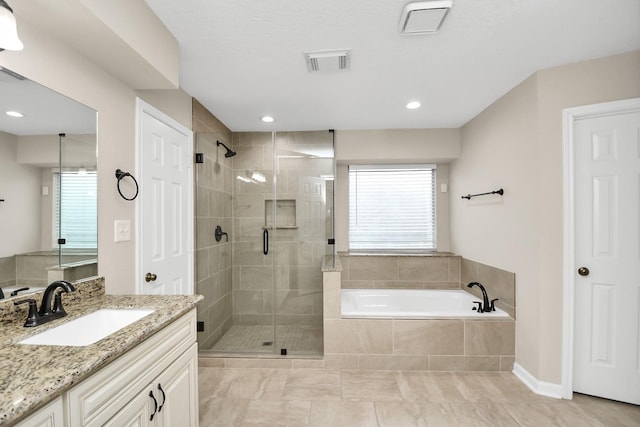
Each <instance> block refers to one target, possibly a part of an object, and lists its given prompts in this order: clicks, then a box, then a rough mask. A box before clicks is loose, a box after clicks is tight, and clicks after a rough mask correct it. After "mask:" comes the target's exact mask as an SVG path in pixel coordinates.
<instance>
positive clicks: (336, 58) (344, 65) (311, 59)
mask: <svg viewBox="0 0 640 427" xmlns="http://www.w3.org/2000/svg"><path fill="white" fill-rule="evenodd" d="M304 57H305V60H306V62H307V69H308V70H309V71H310V72H313V73H317V72H332V71H343V70H348V69H349V67H350V66H351V51H350V50H348V49H342V50H323V51H316V52H305V54H304Z"/></svg>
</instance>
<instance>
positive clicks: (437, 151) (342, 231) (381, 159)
mask: <svg viewBox="0 0 640 427" xmlns="http://www.w3.org/2000/svg"><path fill="white" fill-rule="evenodd" d="M335 156H336V162H337V170H336V181H335V185H336V192H335V227H336V233H335V234H336V249H337V250H338V251H348V250H349V175H348V166H349V164H368V163H370V164H385V163H387V164H392V163H400V164H402V163H436V164H437V173H436V215H437V231H436V236H437V248H438V251H441V252H446V251H449V250H450V243H449V197H448V196H449V195H448V193H442V192H441V191H440V184H448V182H449V165H448V164H447V163H448V162H450V161H451V160H453V159H456V158H458V157H459V156H460V129H381V130H337V131H336V139H335ZM449 191H450V190H449Z"/></svg>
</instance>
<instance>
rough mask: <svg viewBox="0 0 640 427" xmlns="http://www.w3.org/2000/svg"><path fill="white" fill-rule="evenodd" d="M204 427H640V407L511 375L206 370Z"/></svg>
mask: <svg viewBox="0 0 640 427" xmlns="http://www.w3.org/2000/svg"><path fill="white" fill-rule="evenodd" d="M198 381H199V386H200V425H201V426H203V427H209V426H225V427H229V426H312V427H316V426H323V427H340V426H345V427H347V426H348V427H357V426H392V427H404V426H428V427H431V426H437V427H439V426H473V427H479V426H535V427H547V426H568V427H574V426H605V427H617V426H621V427H622V426H624V427H632V426H640V406H634V405H628V404H624V403H619V402H613V401H609V400H605V399H598V398H594V397H589V396H584V395H575V397H574V399H573V400H571V401H569V400H557V399H552V398H547V397H542V396H538V395H536V394H534V393H532V392H531V391H530V390H529V389H528V388H527V387H526V386H525V385H523V384H522V383H521V382H520V381H519V380H518V379H517V378H515V377H514V376H513V375H512V374H511V373H505V372H473V373H471V372H467V373H434V372H422V371H421V372H416V371H331V370H311V369H299V370H296V369H287V370H285V369H257V368H256V369H233V368H204V367H201V368H200V372H199V379H198Z"/></svg>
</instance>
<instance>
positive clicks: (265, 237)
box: [262, 228, 269, 255]
mask: <svg viewBox="0 0 640 427" xmlns="http://www.w3.org/2000/svg"><path fill="white" fill-rule="evenodd" d="M262 253H263V254H265V255H267V254H268V253H269V230H267V229H266V228H265V229H264V230H262Z"/></svg>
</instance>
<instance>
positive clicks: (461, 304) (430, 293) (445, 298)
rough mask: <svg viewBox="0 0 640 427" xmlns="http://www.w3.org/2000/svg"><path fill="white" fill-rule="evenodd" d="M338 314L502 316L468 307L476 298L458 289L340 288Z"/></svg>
mask: <svg viewBox="0 0 640 427" xmlns="http://www.w3.org/2000/svg"><path fill="white" fill-rule="evenodd" d="M341 294H342V297H341V299H342V317H344V318H375V317H381V318H394V319H434V318H436V319H437V318H441V319H452V318H456V319H458V318H473V319H486V318H505V319H508V318H509V315H508V314H507V313H506V312H504V311H502V310H500V309H499V308H496V311H492V312H490V313H478V312H477V311H474V310H472V308H473V307H474V306H477V304H474V301H482V300H481V299H479V298H476V297H475V296H473V295H471V294H470V293H468V292H465V291H462V290H432V289H424V290H423V289H416V290H414V289H342V292H341Z"/></svg>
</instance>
